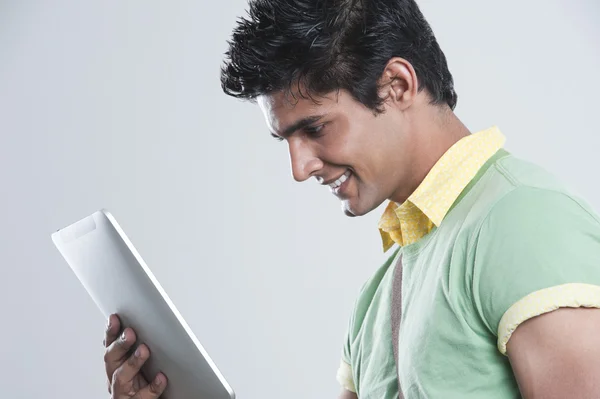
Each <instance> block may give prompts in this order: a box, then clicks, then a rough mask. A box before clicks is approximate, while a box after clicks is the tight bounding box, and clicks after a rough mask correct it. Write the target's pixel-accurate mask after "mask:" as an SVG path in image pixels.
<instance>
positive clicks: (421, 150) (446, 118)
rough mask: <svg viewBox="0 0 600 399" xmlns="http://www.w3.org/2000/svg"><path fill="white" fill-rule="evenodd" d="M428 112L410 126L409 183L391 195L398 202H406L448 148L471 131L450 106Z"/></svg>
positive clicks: (431, 109)
mask: <svg viewBox="0 0 600 399" xmlns="http://www.w3.org/2000/svg"><path fill="white" fill-rule="evenodd" d="M427 113H428V115H423V116H422V117H420V118H416V119H417V120H418V121H419V123H415V124H414V126H413V127H414V129H413V132H414V140H413V146H412V147H413V148H412V157H411V158H412V163H411V172H410V176H411V179H410V180H411V184H410V186H409V187H407V190H406V192H405V193H403V194H402V195H400V196H398V197H399V198H392V201H395V202H397V203H402V202H404V201H406V199H407V198H408V197H409V196H410V195H411V194H412V193H413V192H414V191H415V190H416V189H417V187H419V185H420V184H421V183H422V182H423V180H424V179H425V177H426V176H427V174H428V173H429V172H430V171H431V169H432V168H433V166H434V165H435V164H436V163H437V162H438V161H439V159H440V158H441V157H442V156H443V155H444V154H445V153H446V152H447V151H448V150H449V149H450V147H452V146H453V145H454V144H456V143H457V142H458V141H459V140H460V139H462V138H464V137H466V136H468V135H469V134H471V132H470V131H469V129H468V128H467V127H466V126H465V125H464V124H463V123H462V122H461V121H460V119H458V117H457V116H456V115H455V114H454V113H453V112H452V111H451V110H450V109H446V110H439V108H437V107H435V108H434V107H431V108H430V109H429V110H428V112H427Z"/></svg>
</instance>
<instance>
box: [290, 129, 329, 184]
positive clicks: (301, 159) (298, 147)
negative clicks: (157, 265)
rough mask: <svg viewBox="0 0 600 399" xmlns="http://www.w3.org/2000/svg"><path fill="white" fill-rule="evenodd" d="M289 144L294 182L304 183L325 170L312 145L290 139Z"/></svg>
mask: <svg viewBox="0 0 600 399" xmlns="http://www.w3.org/2000/svg"><path fill="white" fill-rule="evenodd" d="M288 143H289V151H290V162H291V164H292V176H293V177H294V180H296V181H297V182H303V181H305V180H307V179H309V178H310V177H312V176H314V175H315V173H317V172H318V171H320V170H321V169H322V168H323V162H322V161H321V160H320V159H319V157H318V156H317V155H316V154H315V151H314V150H313V149H312V148H311V146H310V144H307V143H305V142H303V141H302V140H294V139H289V140H288Z"/></svg>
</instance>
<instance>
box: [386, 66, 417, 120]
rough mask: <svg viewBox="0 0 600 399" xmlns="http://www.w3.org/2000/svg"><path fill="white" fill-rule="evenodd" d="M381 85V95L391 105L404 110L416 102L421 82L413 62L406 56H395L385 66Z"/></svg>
mask: <svg viewBox="0 0 600 399" xmlns="http://www.w3.org/2000/svg"><path fill="white" fill-rule="evenodd" d="M379 87H380V89H379V95H380V96H381V97H382V98H384V99H385V102H386V103H387V104H388V105H389V106H394V107H399V109H401V110H404V109H407V108H408V107H410V106H411V105H412V104H413V103H414V101H415V98H416V96H417V94H418V93H417V92H418V88H419V82H418V80H417V74H416V72H415V69H414V68H413V66H412V64H411V63H410V62H408V61H407V60H405V59H404V58H400V57H394V58H391V59H390V60H389V61H388V63H387V65H386V66H385V69H384V70H383V73H382V75H381V78H380V81H379Z"/></svg>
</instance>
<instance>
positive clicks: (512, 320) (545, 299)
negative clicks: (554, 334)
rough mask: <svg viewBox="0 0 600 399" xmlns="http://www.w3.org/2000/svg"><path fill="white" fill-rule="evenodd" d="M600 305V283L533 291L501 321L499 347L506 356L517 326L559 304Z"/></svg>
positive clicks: (573, 306)
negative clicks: (509, 342) (507, 346)
mask: <svg viewBox="0 0 600 399" xmlns="http://www.w3.org/2000/svg"><path fill="white" fill-rule="evenodd" d="M564 307H569V308H579V307H586V308H600V286H597V285H592V284H581V283H572V284H563V285H557V286H555V287H550V288H545V289H543V290H539V291H535V292H532V293H531V294H529V295H527V296H525V297H524V298H522V299H521V300H519V301H518V302H516V303H515V304H513V305H512V306H511V307H510V308H509V309H508V310H507V311H506V312H505V313H504V315H503V316H502V319H500V324H499V325H498V350H499V351H500V353H502V354H503V355H504V356H506V345H507V344H508V340H509V339H510V337H511V335H512V334H513V332H514V331H515V330H516V328H517V327H518V326H519V325H520V324H521V323H523V322H524V321H527V320H529V319H531V318H533V317H536V316H540V315H542V314H544V313H548V312H552V311H553V310H556V309H558V308H564Z"/></svg>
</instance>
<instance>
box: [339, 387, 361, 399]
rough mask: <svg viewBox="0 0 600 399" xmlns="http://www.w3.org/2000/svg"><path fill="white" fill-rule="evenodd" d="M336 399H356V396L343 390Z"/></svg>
mask: <svg viewBox="0 0 600 399" xmlns="http://www.w3.org/2000/svg"><path fill="white" fill-rule="evenodd" d="M338 399H358V396H357V395H356V393H354V392H352V391H349V390H347V389H344V390H343V391H342V393H341V394H340V396H339V398H338Z"/></svg>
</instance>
